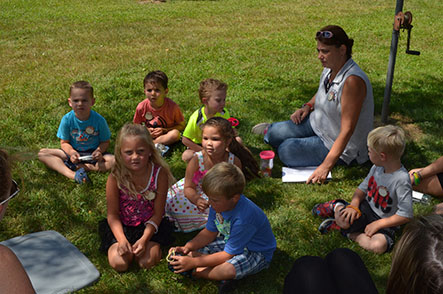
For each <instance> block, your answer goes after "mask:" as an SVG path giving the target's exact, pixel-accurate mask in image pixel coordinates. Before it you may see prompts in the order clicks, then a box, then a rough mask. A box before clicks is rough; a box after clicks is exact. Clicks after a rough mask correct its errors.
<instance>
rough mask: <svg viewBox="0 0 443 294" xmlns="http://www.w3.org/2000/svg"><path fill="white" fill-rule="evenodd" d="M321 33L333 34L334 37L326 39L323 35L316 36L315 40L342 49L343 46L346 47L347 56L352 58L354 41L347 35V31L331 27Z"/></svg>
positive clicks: (325, 28)
mask: <svg viewBox="0 0 443 294" xmlns="http://www.w3.org/2000/svg"><path fill="white" fill-rule="evenodd" d="M319 32H331V33H332V36H331V37H328V38H326V37H325V36H324V35H322V34H318V33H317V35H316V37H315V39H316V40H317V41H319V42H321V43H323V44H325V45H330V46H331V45H334V46H336V47H340V46H341V45H345V46H346V56H347V57H348V59H349V58H351V57H352V46H353V45H354V40H353V39H350V38H349V37H348V35H347V34H346V32H345V30H343V29H342V28H341V27H340V26H336V25H329V26H325V27H323V28H321V29H320V31H319Z"/></svg>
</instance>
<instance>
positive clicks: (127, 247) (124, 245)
mask: <svg viewBox="0 0 443 294" xmlns="http://www.w3.org/2000/svg"><path fill="white" fill-rule="evenodd" d="M117 253H118V254H119V255H120V256H123V255H125V254H128V253H132V246H131V244H130V243H129V242H128V240H125V241H122V242H118V247H117Z"/></svg>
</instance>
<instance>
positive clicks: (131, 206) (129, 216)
mask: <svg viewBox="0 0 443 294" xmlns="http://www.w3.org/2000/svg"><path fill="white" fill-rule="evenodd" d="M160 169H161V167H160V166H157V165H153V168H152V170H151V176H150V178H149V181H148V185H146V187H145V188H144V189H143V190H142V191H140V192H139V193H137V196H136V197H135V198H134V197H133V196H130V195H128V192H127V190H126V189H119V194H120V220H121V222H122V223H123V224H124V225H126V226H131V227H136V226H138V225H140V224H144V223H145V222H146V221H148V220H149V219H150V218H151V217H152V215H153V214H154V199H155V195H156V192H157V178H158V174H159V172H160Z"/></svg>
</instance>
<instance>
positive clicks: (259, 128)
mask: <svg viewBox="0 0 443 294" xmlns="http://www.w3.org/2000/svg"><path fill="white" fill-rule="evenodd" d="M269 125H270V124H269V123H259V124H256V125H255V126H253V127H252V130H251V132H252V133H253V134H256V135H265V134H266V133H267V131H268V128H269Z"/></svg>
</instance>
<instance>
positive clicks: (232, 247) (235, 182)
mask: <svg viewBox="0 0 443 294" xmlns="http://www.w3.org/2000/svg"><path fill="white" fill-rule="evenodd" d="M244 187H245V177H244V175H243V173H242V172H241V170H240V169H239V168H238V167H236V166H235V165H233V164H229V163H226V162H222V163H219V164H216V165H214V167H212V168H211V169H210V170H209V171H208V172H207V174H206V175H205V177H204V178H203V183H202V188H203V191H204V192H205V193H206V195H207V196H208V198H209V204H210V205H211V207H210V210H209V217H208V222H207V224H206V228H205V229H203V230H202V231H201V232H200V233H199V234H198V235H197V236H195V237H194V239H192V240H191V241H189V242H187V243H186V245H185V246H183V247H175V248H171V249H170V253H171V252H176V253H182V254H183V255H187V256H179V255H174V254H172V257H171V262H170V264H171V265H172V266H173V268H174V270H175V271H174V272H175V273H185V272H187V271H192V275H193V276H195V277H199V278H205V279H210V280H217V281H223V282H222V284H221V286H223V285H225V284H226V283H227V282H226V281H230V280H232V279H235V280H238V279H241V278H243V277H245V276H247V275H251V274H255V273H257V272H259V271H261V270H263V269H266V268H268V267H269V265H270V263H271V259H272V255H273V253H274V250H275V248H276V246H277V243H276V241H275V237H274V234H273V233H272V229H271V225H270V224H269V221H268V218H267V217H266V215H265V213H264V212H263V211H262V210H261V209H260V208H259V207H258V206H257V205H256V204H254V203H253V202H252V201H251V200H249V199H248V198H246V196H244V195H243V194H242V193H243V189H244ZM219 233H220V234H221V235H222V236H220V237H218V238H217V236H218V235H219Z"/></svg>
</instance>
